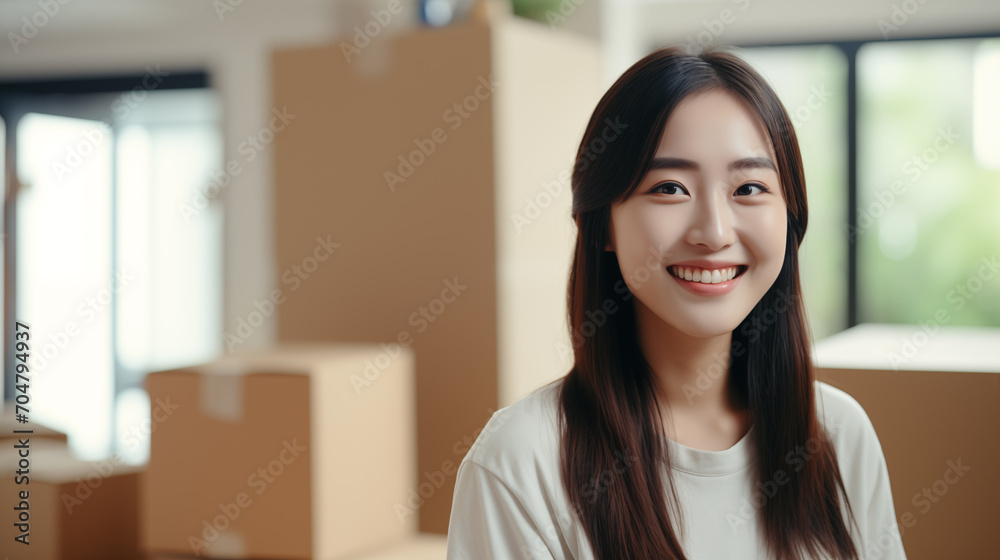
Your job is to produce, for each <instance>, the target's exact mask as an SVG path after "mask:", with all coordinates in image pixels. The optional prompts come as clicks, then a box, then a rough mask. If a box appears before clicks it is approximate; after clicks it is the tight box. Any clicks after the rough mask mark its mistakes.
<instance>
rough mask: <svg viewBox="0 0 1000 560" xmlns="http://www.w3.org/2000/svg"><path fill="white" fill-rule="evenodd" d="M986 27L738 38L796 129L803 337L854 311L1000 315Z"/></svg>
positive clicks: (999, 125)
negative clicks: (954, 33)
mask: <svg viewBox="0 0 1000 560" xmlns="http://www.w3.org/2000/svg"><path fill="white" fill-rule="evenodd" d="M998 36H1000V34H997V35H989V36H974V37H958V38H931V39H920V40H896V39H891V40H888V41H855V42H841V43H832V42H831V43H799V44H787V45H757V46H749V45H747V46H744V47H743V48H742V49H741V54H742V55H743V56H744V57H745V58H746V59H747V60H748V61H749V62H750V63H751V64H753V65H754V66H755V67H756V68H758V69H759V70H760V71H761V73H762V74H763V75H764V76H765V77H766V78H767V79H768V80H769V82H770V83H771V84H772V85H773V86H774V88H775V90H776V91H777V93H778V95H779V96H780V97H781V99H782V102H783V103H784V104H785V106H786V108H787V109H788V111H789V113H790V115H791V117H792V119H793V121H794V126H795V130H796V134H797V135H798V138H799V144H800V147H801V150H802V157H803V164H804V166H805V173H806V184H807V188H808V197H809V210H810V212H809V225H808V228H807V231H806V237H805V240H804V242H803V245H802V248H801V251H800V255H801V277H802V284H803V292H804V297H805V302H806V308H807V311H808V314H809V318H810V324H811V326H812V330H813V335H814V338H815V339H816V340H819V339H822V338H824V337H825V336H827V335H830V334H833V333H834V332H836V331H838V330H841V329H843V328H846V327H850V326H853V325H855V324H857V323H859V322H879V323H904V324H928V323H935V322H936V323H939V324H945V323H947V324H952V325H968V326H985V325H993V326H996V325H1000V297H998V296H1000V274H998V272H1000V271H998V270H997V264H996V263H997V257H998V256H1000V221H998V220H997V219H996V215H997V213H998V211H1000V38H998ZM824 86H826V89H824ZM824 98H825V99H824Z"/></svg>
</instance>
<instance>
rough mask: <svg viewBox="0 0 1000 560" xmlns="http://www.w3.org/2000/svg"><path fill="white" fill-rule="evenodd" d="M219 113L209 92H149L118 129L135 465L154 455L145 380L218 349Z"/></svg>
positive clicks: (121, 335) (128, 407)
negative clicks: (126, 275) (146, 377)
mask: <svg viewBox="0 0 1000 560" xmlns="http://www.w3.org/2000/svg"><path fill="white" fill-rule="evenodd" d="M219 117H220V110H219V105H218V100H217V98H216V96H215V94H214V93H213V92H212V91H210V90H174V91H162V92H152V93H150V94H148V95H147V98H146V99H145V100H144V101H143V103H142V104H141V105H139V106H137V107H136V108H135V109H134V110H133V111H132V112H130V113H129V115H128V119H127V120H125V121H122V122H120V123H119V126H120V133H119V136H118V158H117V170H116V172H117V177H118V190H117V204H118V211H117V224H118V235H117V239H116V248H117V251H118V259H119V262H120V263H121V267H122V269H123V270H125V271H127V272H128V273H129V274H130V284H129V289H128V290H126V291H123V292H122V295H121V298H120V300H119V303H120V305H119V306H118V314H117V317H118V329H117V332H116V335H117V347H116V350H117V356H118V363H119V365H120V368H121V369H120V377H119V381H120V382H121V384H122V385H120V387H119V390H121V389H122V388H123V387H131V389H126V390H124V391H121V392H120V393H119V395H118V399H117V410H116V419H117V433H116V438H117V450H118V451H119V452H120V453H121V454H122V456H123V457H124V458H125V460H126V461H128V462H131V463H144V462H145V461H146V460H148V456H149V435H150V433H151V431H152V429H153V426H151V425H150V424H149V419H150V416H149V410H150V403H149V399H148V396H147V395H146V393H145V391H144V390H142V389H141V387H142V380H143V379H144V377H145V375H146V374H147V373H149V372H150V371H156V370H163V369H171V368H175V367H181V366H186V365H191V364H196V363H201V362H205V361H208V360H210V359H211V358H213V357H215V356H216V355H218V354H219V353H221V352H222V336H221V332H222V262H223V258H222V235H223V231H222V208H221V204H220V202H221V200H220V198H221V196H222V194H223V191H222V190H220V189H216V188H215V187H214V185H213V183H212V181H213V177H216V178H217V177H219V176H220V175H219V174H220V171H219V170H221V169H223V167H224V163H223V161H222V138H221V133H220V130H219ZM216 180H219V179H216ZM219 181H220V182H225V181H223V180H219ZM202 195H207V196H202ZM154 404H155V403H154Z"/></svg>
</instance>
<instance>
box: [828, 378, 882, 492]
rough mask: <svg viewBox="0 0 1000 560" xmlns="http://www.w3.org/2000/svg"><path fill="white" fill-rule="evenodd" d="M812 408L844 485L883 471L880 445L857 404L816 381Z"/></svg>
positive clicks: (853, 399) (865, 479)
mask: <svg viewBox="0 0 1000 560" xmlns="http://www.w3.org/2000/svg"><path fill="white" fill-rule="evenodd" d="M816 407H817V413H818V414H819V417H820V419H821V422H822V424H823V426H824V427H825V428H826V431H827V433H828V434H829V435H830V438H831V439H832V441H833V445H834V449H835V450H836V452H837V458H838V464H839V465H840V469H841V474H842V475H843V476H844V481H845V482H849V481H852V480H853V481H855V483H861V481H862V480H864V481H866V482H867V481H868V479H870V478H871V477H873V476H875V475H876V474H877V469H878V468H880V467H881V468H884V465H885V456H884V454H883V452H882V444H881V442H880V441H879V438H878V435H877V434H876V433H875V426H874V425H873V424H872V421H871V419H870V418H869V417H868V413H867V412H865V409H864V408H863V407H862V406H861V403H859V402H858V401H857V400H856V399H855V398H854V397H853V396H851V395H850V394H849V393H847V392H846V391H844V390H842V389H839V388H837V387H834V386H833V385H830V384H828V383H825V382H822V381H818V380H817V381H816Z"/></svg>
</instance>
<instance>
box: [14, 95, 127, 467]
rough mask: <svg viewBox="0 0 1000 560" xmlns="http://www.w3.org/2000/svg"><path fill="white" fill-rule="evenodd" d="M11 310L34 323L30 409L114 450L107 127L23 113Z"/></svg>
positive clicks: (81, 448)
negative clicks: (14, 288)
mask: <svg viewBox="0 0 1000 560" xmlns="http://www.w3.org/2000/svg"><path fill="white" fill-rule="evenodd" d="M17 135H18V136H17V141H18V153H17V157H18V173H19V179H20V182H21V183H22V186H21V189H20V191H19V192H18V196H17V217H18V219H17V232H16V243H17V259H18V268H17V280H16V281H17V315H18V316H17V317H16V319H17V320H20V321H23V322H26V323H28V324H29V325H31V331H32V340H33V341H34V345H33V346H32V352H31V359H30V361H29V364H30V365H31V366H32V367H31V371H32V384H31V392H32V395H31V397H32V398H31V403H32V405H31V416H32V418H33V419H35V420H37V421H38V422H40V423H43V424H49V425H51V426H52V427H53V428H56V429H59V430H61V431H64V432H66V433H67V434H68V435H69V445H70V447H71V448H72V449H73V451H74V452H76V453H77V454H78V455H79V456H81V457H83V458H89V459H98V458H101V457H103V456H106V454H107V453H108V452H109V451H110V443H111V440H110V435H111V429H110V428H111V398H112V387H113V358H112V349H111V309H112V307H111V302H112V298H113V297H114V295H115V293H116V292H117V291H118V290H119V289H121V285H120V283H119V281H118V279H117V278H115V277H114V276H113V275H112V269H111V154H112V147H113V145H114V142H113V138H112V132H111V130H110V129H109V128H108V127H107V126H105V125H104V124H103V123H101V122H99V121H89V120H82V119H73V118H67V117H59V116H52V115H41V114H35V113H30V114H28V115H25V117H24V118H23V119H22V120H21V121H20V122H19V124H18V129H17Z"/></svg>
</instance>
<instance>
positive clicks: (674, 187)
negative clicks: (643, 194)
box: [649, 183, 689, 194]
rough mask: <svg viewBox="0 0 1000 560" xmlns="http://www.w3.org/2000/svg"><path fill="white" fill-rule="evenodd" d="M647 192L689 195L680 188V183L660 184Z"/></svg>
mask: <svg viewBox="0 0 1000 560" xmlns="http://www.w3.org/2000/svg"><path fill="white" fill-rule="evenodd" d="M649 192H662V193H663V194H681V193H684V194H689V193H688V192H687V189H685V188H684V187H682V186H681V185H680V183H660V184H659V185H656V186H655V187H653V188H652V189H651V190H650V191H649Z"/></svg>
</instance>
